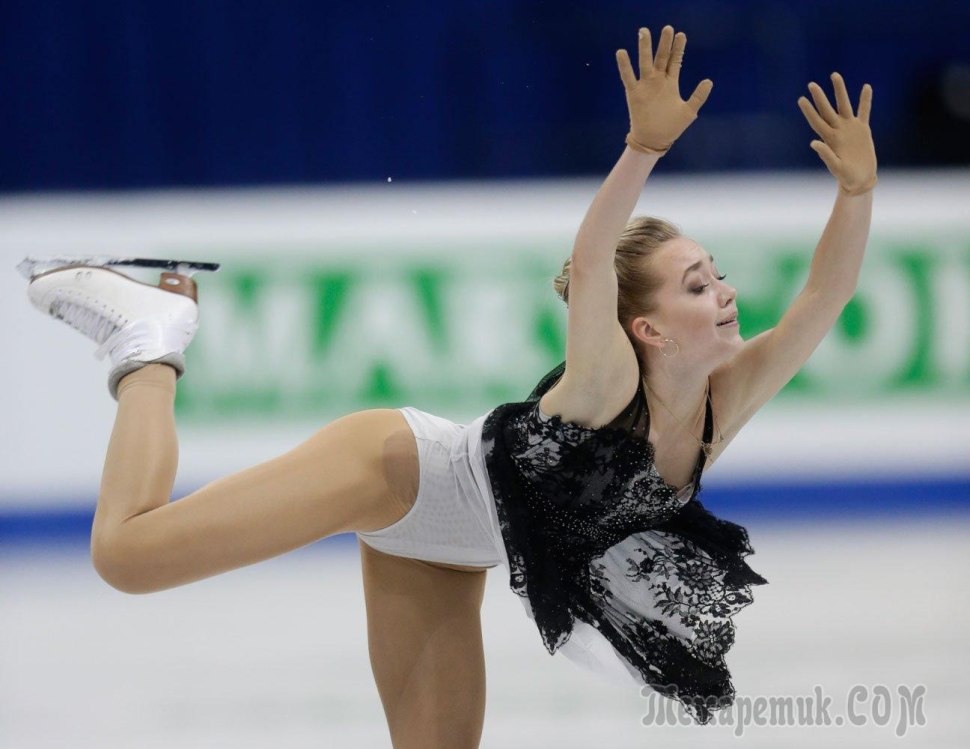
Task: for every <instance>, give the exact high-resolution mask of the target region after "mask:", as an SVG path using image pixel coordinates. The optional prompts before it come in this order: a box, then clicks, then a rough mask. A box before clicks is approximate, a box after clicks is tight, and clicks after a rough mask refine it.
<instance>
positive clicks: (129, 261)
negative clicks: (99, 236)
mask: <svg viewBox="0 0 970 749" xmlns="http://www.w3.org/2000/svg"><path fill="white" fill-rule="evenodd" d="M112 266H123V267H124V266H127V267H130V268H161V269H163V270H167V271H170V272H172V273H176V274H178V275H180V276H185V277H187V278H191V277H192V276H193V275H195V274H196V273H198V272H199V271H211V272H215V271H217V270H219V268H220V267H221V264H220V263H202V262H196V261H194V260H161V259H158V258H147V257H112V256H110V255H55V256H51V257H43V258H33V257H25V258H24V259H23V260H21V261H20V262H19V263H18V264H17V270H18V271H20V274H21V275H22V276H23V277H24V278H26V279H27V280H28V281H31V280H33V279H34V278H36V277H37V276H39V275H40V274H42V273H48V272H50V271H52V270H58V269H59V268H74V267H86V268H110V267H112Z"/></svg>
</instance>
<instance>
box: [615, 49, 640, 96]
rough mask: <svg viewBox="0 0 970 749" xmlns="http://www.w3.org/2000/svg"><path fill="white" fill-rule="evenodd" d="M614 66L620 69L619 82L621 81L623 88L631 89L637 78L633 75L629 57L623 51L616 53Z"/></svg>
mask: <svg viewBox="0 0 970 749" xmlns="http://www.w3.org/2000/svg"><path fill="white" fill-rule="evenodd" d="M616 66H617V67H618V68H619V69H620V80H622V81H623V87H624V88H633V87H634V86H635V85H636V84H637V77H636V76H635V75H634V74H633V65H631V64H630V55H628V54H627V52H626V50H625V49H618V50H617V51H616Z"/></svg>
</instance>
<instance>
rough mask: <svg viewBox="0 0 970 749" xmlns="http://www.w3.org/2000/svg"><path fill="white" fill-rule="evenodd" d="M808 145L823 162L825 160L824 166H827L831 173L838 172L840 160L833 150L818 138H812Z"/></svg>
mask: <svg viewBox="0 0 970 749" xmlns="http://www.w3.org/2000/svg"><path fill="white" fill-rule="evenodd" d="M808 145H809V146H811V148H812V150H813V151H815V153H817V154H818V155H819V157H820V158H821V159H822V161H823V162H825V166H827V167H828V168H829V171H830V172H832V174H836V173H837V172H838V169H839V163H840V161H839V157H838V156H836V155H835V151H833V150H832V149H831V148H829V147H828V145H826V144H825V143H823V142H822V141H820V140H813V141H812V142H811V143H809V144H808Z"/></svg>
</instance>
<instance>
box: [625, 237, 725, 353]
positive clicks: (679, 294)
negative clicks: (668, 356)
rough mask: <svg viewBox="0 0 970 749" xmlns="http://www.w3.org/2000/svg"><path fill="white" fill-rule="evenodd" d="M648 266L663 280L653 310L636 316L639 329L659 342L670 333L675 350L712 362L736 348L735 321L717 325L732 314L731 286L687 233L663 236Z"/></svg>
mask: <svg viewBox="0 0 970 749" xmlns="http://www.w3.org/2000/svg"><path fill="white" fill-rule="evenodd" d="M651 267H652V270H653V272H654V273H655V274H658V275H659V276H660V277H661V278H662V280H663V283H662V286H661V288H660V291H659V292H658V296H657V310H656V312H655V313H654V314H653V315H651V316H650V317H649V318H639V320H640V321H641V323H640V324H641V325H643V328H642V332H643V334H644V335H646V336H657V338H654V340H655V341H659V342H662V340H663V339H664V338H673V339H674V340H675V341H676V342H677V344H678V346H679V347H680V351H679V353H681V354H686V355H687V356H688V357H689V358H690V359H691V360H692V361H697V362H698V363H701V362H703V363H707V364H710V365H712V366H716V365H717V364H718V363H720V362H721V361H723V360H724V359H726V358H728V357H729V356H730V355H731V354H733V353H734V352H736V351H737V348H738V347H739V346H740V345H741V344H742V343H743V340H742V338H741V334H740V326H739V324H738V322H737V321H735V322H733V323H730V324H728V325H720V326H719V325H718V323H719V322H722V321H724V320H727V319H729V318H737V306H736V305H735V299H736V297H737V291H736V290H735V289H734V287H733V286H731V285H730V284H728V283H726V282H725V281H723V280H721V278H720V276H721V275H722V274H721V273H720V272H719V271H718V269H717V265H716V264H715V263H714V262H713V261H712V260H711V256H710V255H709V254H708V252H707V251H706V250H705V249H704V248H703V247H701V246H700V245H699V244H697V243H696V242H694V241H693V240H691V239H688V238H687V237H678V238H677V239H672V240H669V241H667V242H665V243H664V244H663V245H661V246H660V247H659V248H658V249H657V251H656V253H655V254H654V256H653V258H652V265H651ZM643 320H646V321H647V323H649V326H650V327H647V326H646V325H645V324H644V323H643V322H642V321H643Z"/></svg>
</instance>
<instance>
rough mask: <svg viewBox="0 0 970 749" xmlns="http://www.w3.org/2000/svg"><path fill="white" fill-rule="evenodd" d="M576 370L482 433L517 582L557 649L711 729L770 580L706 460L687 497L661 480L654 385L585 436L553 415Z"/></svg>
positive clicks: (707, 433)
mask: <svg viewBox="0 0 970 749" xmlns="http://www.w3.org/2000/svg"><path fill="white" fill-rule="evenodd" d="M564 371H565V362H563V363H561V364H560V365H559V366H557V367H556V368H555V369H553V370H552V371H551V372H549V373H548V374H546V375H545V376H544V377H543V378H542V379H541V380H540V382H539V384H538V385H537V386H536V388H535V389H534V390H533V391H532V393H531V394H530V395H529V396H528V398H526V400H525V401H522V402H517V403H505V404H502V405H501V406H499V407H497V408H496V409H494V410H493V411H492V412H490V413H489V415H488V417H487V418H486V419H485V422H484V424H483V427H482V447H483V451H484V455H485V462H486V466H487V468H488V474H489V481H490V484H491V488H492V492H493V495H494V497H495V506H496V513H497V516H498V519H499V526H500V529H501V533H502V538H503V541H504V543H505V548H506V551H507V555H508V559H509V572H510V580H509V584H510V587H511V588H512V590H513V591H515V592H516V593H517V594H518V595H520V596H521V597H522V601H523V605H524V606H525V608H526V612H527V614H528V615H529V616H530V618H532V619H534V620H535V623H536V626H537V628H538V630H539V633H540V636H541V637H542V640H543V643H544V645H545V647H546V649H547V650H548V651H549V653H551V654H552V653H556V652H557V651H560V650H561V651H562V652H563V653H564V654H565V655H566V656H567V657H569V658H570V659H572V660H574V661H576V662H577V663H579V664H580V665H583V666H585V667H587V668H590V669H591V670H593V671H597V672H599V673H601V674H602V675H604V676H607V677H609V678H613V679H617V678H619V679H625V680H626V681H627V683H629V682H630V680H631V679H632V681H633V682H635V683H637V684H645V685H649V686H650V687H652V688H653V689H655V690H657V691H658V692H660V693H662V694H665V695H667V696H669V697H673V698H676V699H678V700H680V701H681V702H682V703H683V704H684V708H685V710H686V711H687V712H688V713H689V714H690V715H691V716H692V717H693V718H694V720H695V721H697V722H698V723H707V722H709V721H710V719H711V710H712V709H717V708H718V707H725V706H728V705H730V704H732V703H733V700H734V696H735V692H734V687H733V685H732V684H731V681H730V673H729V672H728V669H727V666H726V665H725V661H724V657H725V654H726V652H727V651H728V649H729V648H730V647H731V645H732V644H733V642H734V624H733V622H732V620H731V617H732V616H733V615H734V614H735V613H737V611H738V610H740V609H741V608H743V607H744V606H746V605H748V604H749V603H751V601H752V595H751V590H750V586H751V585H762V584H765V583H767V580H765V579H764V578H763V577H761V576H760V575H758V574H757V573H756V572H754V571H753V570H752V569H751V568H750V567H749V566H748V564H747V563H746V562H745V561H744V557H745V556H747V555H749V554H751V553H753V550H752V548H751V545H750V543H749V539H748V534H747V531H746V530H745V529H744V528H743V527H741V526H739V525H736V524H734V523H730V522H728V521H725V520H721V519H718V518H716V517H715V516H714V515H712V514H711V513H710V512H709V511H708V510H707V509H706V508H704V506H703V505H702V504H701V502H700V500H699V499H698V498H697V495H698V494H699V493H700V491H701V489H702V485H701V481H700V478H701V474H702V471H703V467H704V462H705V456H704V453H703V451H701V450H698V459H697V463H696V465H695V468H694V474H693V479H692V481H691V482H690V483H689V484H688V485H687V486H685V487H683V488H682V489H681V490H680V491H678V489H677V488H676V487H673V486H671V485H669V484H667V483H666V482H665V481H664V480H663V478H661V476H660V474H659V473H658V472H657V469H656V467H655V465H654V451H653V446H652V445H651V444H650V443H649V441H648V440H647V436H648V435H649V431H650V430H649V414H648V412H647V408H646V397H645V394H644V392H643V387H642V383H641V385H640V387H638V389H637V392H636V394H635V395H634V398H633V400H632V401H631V402H630V404H629V405H628V406H627V408H625V409H624V410H623V412H621V413H620V414H619V415H618V416H617V417H616V418H615V419H614V420H613V421H612V422H610V424H608V425H606V426H604V427H598V428H592V427H584V426H581V425H579V424H575V423H572V422H568V421H563V420H562V419H561V418H560V417H558V416H549V415H546V414H544V413H543V412H542V410H541V409H540V408H539V399H540V398H541V397H542V395H543V394H545V393H546V392H547V391H548V390H549V389H550V388H551V387H552V386H553V385H554V384H555V383H556V382H557V381H558V380H559V378H560V377H561V376H562V374H563V372H564ZM709 396H710V392H709V390H708V399H707V402H706V409H705V423H704V437H703V438H704V441H705V442H709V441H710V439H711V433H712V414H711V404H710V397H709Z"/></svg>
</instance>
